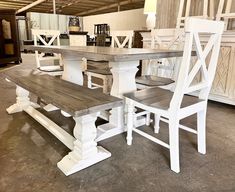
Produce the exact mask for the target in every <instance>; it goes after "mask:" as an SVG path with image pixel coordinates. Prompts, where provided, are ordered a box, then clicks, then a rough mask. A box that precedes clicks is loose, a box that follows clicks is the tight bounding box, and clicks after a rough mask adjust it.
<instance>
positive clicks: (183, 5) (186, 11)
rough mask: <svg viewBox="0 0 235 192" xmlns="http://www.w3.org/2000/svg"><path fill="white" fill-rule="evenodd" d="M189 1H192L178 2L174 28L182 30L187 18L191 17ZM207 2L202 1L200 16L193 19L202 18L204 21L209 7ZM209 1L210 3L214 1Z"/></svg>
mask: <svg viewBox="0 0 235 192" xmlns="http://www.w3.org/2000/svg"><path fill="white" fill-rule="evenodd" d="M191 1H192V0H180V5H179V12H178V17H177V24H176V28H183V27H184V23H185V20H186V19H187V17H190V16H192V15H190V8H191ZM208 1H209V0H203V10H202V15H198V16H193V17H198V18H204V19H207V18H208V5H209V3H208ZM210 1H211V2H212V1H214V0H210Z"/></svg>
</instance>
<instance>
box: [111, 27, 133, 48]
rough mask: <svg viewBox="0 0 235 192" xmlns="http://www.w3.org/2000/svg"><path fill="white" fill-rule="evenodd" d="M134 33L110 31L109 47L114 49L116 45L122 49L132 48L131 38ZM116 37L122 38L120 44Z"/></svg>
mask: <svg viewBox="0 0 235 192" xmlns="http://www.w3.org/2000/svg"><path fill="white" fill-rule="evenodd" d="M133 35H134V32H133V31H131V30H130V31H111V36H112V42H111V47H115V45H117V47H118V48H124V47H125V46H127V47H128V48H131V47H132V38H133ZM118 37H124V40H123V41H122V42H120V39H119V38H118Z"/></svg>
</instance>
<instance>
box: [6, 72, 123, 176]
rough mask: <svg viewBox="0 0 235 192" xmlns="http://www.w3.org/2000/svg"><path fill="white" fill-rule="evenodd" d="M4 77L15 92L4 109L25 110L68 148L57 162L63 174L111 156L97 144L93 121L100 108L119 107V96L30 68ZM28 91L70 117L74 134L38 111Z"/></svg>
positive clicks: (68, 173) (8, 73) (120, 103)
mask: <svg viewBox="0 0 235 192" xmlns="http://www.w3.org/2000/svg"><path fill="white" fill-rule="evenodd" d="M5 76H6V78H7V79H8V80H10V81H11V82H14V83H15V84H16V95H17V98H16V104H14V105H12V106H10V107H9V108H8V109H7V112H8V113H9V114H13V113H16V112H20V111H25V112H26V113H28V114H29V115H30V116H32V117H33V118H34V119H35V120H36V121H38V122H39V123H40V124H41V125H43V126H44V127H45V128H46V129H47V130H48V131H50V132H51V133H52V134H53V135H54V136H55V137H57V138H58V139H59V140H60V141H61V142H62V143H64V144H65V145H66V146H67V147H68V148H69V149H71V150H72V151H71V152H70V153H69V154H68V155H66V156H65V157H64V158H63V159H62V160H61V161H60V162H58V164H57V166H58V167H59V168H60V169H61V170H62V171H63V173H64V174H65V175H66V176H67V175H70V174H73V173H75V172H77V171H79V170H82V169H84V168H86V167H88V166H91V165H93V164H95V163H97V162H99V161H102V160H104V159H106V158H108V157H110V156H111V153H110V152H108V151H107V150H105V149H104V148H103V147H101V146H97V143H96V141H95V138H96V126H95V121H96V119H97V116H98V115H99V112H100V111H102V110H107V109H111V108H115V107H120V106H121V105H122V104H123V102H122V100H121V99H118V98H116V97H113V96H109V95H105V94H103V93H101V92H99V91H98V90H91V89H88V88H86V87H83V86H79V85H76V84H73V83H70V82H67V81H64V80H61V79H59V78H56V77H53V76H49V75H39V74H34V72H33V71H30V70H20V69H17V70H9V71H7V72H5ZM29 92H31V93H33V94H35V95H37V96H38V97H40V98H42V99H43V100H45V101H46V102H48V103H51V104H53V105H54V106H56V107H58V108H59V109H61V110H63V111H65V112H66V113H68V114H70V115H71V116H73V119H74V120H75V123H76V124H75V127H74V130H73V134H74V136H72V135H70V134H68V133H67V132H66V131H65V130H63V129H62V128H61V127H59V126H58V125H57V124H56V123H54V122H53V121H52V120H50V119H49V118H48V117H46V116H45V115H43V114H42V113H40V112H39V111H38V110H37V109H36V108H35V106H36V104H34V103H32V102H30V99H29ZM38 107H39V106H38Z"/></svg>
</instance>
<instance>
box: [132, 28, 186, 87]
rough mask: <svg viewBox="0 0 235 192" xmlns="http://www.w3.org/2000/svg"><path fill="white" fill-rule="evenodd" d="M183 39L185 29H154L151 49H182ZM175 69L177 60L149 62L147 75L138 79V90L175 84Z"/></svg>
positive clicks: (154, 60)
mask: <svg viewBox="0 0 235 192" xmlns="http://www.w3.org/2000/svg"><path fill="white" fill-rule="evenodd" d="M165 37H166V38H168V39H167V40H166V39H165ZM169 37H170V38H171V39H169ZM183 39H184V30H183V29H153V30H152V31H151V49H180V45H181V44H182V42H183ZM174 67H175V59H160V60H159V59H158V60H157V59H152V60H149V61H148V63H147V72H146V75H143V76H139V77H136V84H137V88H138V89H144V88H149V87H156V86H167V85H170V84H172V83H174V72H175V70H174Z"/></svg>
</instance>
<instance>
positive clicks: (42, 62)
mask: <svg viewBox="0 0 235 192" xmlns="http://www.w3.org/2000/svg"><path fill="white" fill-rule="evenodd" d="M32 35H33V38H34V45H38V42H41V44H43V46H52V45H57V46H60V38H59V37H60V31H58V30H40V29H32ZM45 38H48V39H49V41H46V40H45ZM35 57H36V64H37V68H38V69H39V70H40V71H43V72H46V73H48V74H51V75H62V71H63V64H62V58H61V54H57V53H53V55H51V56H47V55H46V54H45V53H39V52H38V51H35ZM56 61H57V62H58V65H54V62H56ZM46 62H48V63H49V64H47V63H46Z"/></svg>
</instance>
